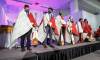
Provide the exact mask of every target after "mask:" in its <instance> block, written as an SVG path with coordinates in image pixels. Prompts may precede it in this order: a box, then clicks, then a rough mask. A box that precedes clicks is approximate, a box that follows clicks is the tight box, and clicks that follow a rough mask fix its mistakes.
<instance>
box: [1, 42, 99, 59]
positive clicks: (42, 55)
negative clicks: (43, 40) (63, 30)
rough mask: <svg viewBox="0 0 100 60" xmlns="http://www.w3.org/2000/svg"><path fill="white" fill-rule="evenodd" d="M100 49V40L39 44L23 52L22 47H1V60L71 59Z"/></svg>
mask: <svg viewBox="0 0 100 60" xmlns="http://www.w3.org/2000/svg"><path fill="white" fill-rule="evenodd" d="M99 49H100V41H95V42H86V43H80V44H76V45H66V46H55V48H51V47H49V46H48V48H43V46H41V45H39V46H38V47H36V48H35V47H33V48H32V51H31V52H29V51H25V52H21V51H20V48H17V49H15V48H13V49H12V50H8V49H1V50H0V60H71V59H73V58H76V57H79V56H82V55H85V54H89V53H91V52H94V51H96V50H99Z"/></svg>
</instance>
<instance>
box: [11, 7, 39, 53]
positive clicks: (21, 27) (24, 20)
mask: <svg viewBox="0 0 100 60" xmlns="http://www.w3.org/2000/svg"><path fill="white" fill-rule="evenodd" d="M36 25H37V23H36V20H35V14H32V13H31V12H30V10H29V5H24V9H23V10H22V11H21V12H20V13H19V15H18V18H17V20H16V22H15V25H14V29H13V32H12V39H11V44H10V45H9V48H10V49H11V48H12V47H13V46H15V44H16V40H17V39H18V38H21V41H20V44H21V50H22V51H25V46H26V47H27V50H31V39H30V36H31V33H32V29H33V28H34V27H36ZM26 39H27V41H26ZM25 41H26V45H25Z"/></svg>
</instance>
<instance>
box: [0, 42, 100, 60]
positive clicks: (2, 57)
mask: <svg viewBox="0 0 100 60" xmlns="http://www.w3.org/2000/svg"><path fill="white" fill-rule="evenodd" d="M95 43H100V42H99V41H95V42H85V43H80V44H76V45H65V46H56V45H55V48H51V47H49V46H48V48H43V46H42V45H39V46H37V47H32V51H31V52H29V51H25V52H21V50H20V48H17V49H16V48H13V49H12V50H9V49H0V60H22V59H23V58H26V57H29V56H36V54H37V53H45V52H50V51H55V50H62V49H69V48H74V47H79V46H84V45H89V44H95Z"/></svg>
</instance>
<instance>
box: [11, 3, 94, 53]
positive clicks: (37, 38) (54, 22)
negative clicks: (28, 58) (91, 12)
mask: <svg viewBox="0 0 100 60" xmlns="http://www.w3.org/2000/svg"><path fill="white" fill-rule="evenodd" d="M91 37H93V36H92V28H91V26H90V25H89V24H88V21H87V19H84V21H83V18H80V19H79V21H78V22H75V21H74V20H73V18H72V17H71V16H70V17H69V19H68V21H67V22H66V21H65V20H64V16H63V15H62V12H61V11H60V12H59V14H58V16H57V17H54V15H53V9H52V8H48V12H47V13H44V15H43V19H42V20H41V22H40V24H37V21H36V16H35V13H32V12H31V11H30V9H29V5H24V9H23V10H22V11H21V12H20V13H19V15H18V18H17V20H16V23H15V25H14V29H13V32H12V39H11V44H10V45H9V48H12V47H13V46H14V45H15V44H16V40H17V39H18V38H21V43H20V44H21V49H22V51H25V46H26V47H27V50H31V45H38V44H39V42H40V43H41V44H42V45H43V47H44V48H47V42H48V45H49V46H50V47H52V48H55V46H54V45H53V43H52V42H53V40H55V41H56V43H57V45H58V44H59V45H62V46H63V45H66V44H71V43H72V44H76V43H82V42H84V40H85V39H88V41H93V39H89V38H91ZM26 40H27V41H26ZM46 40H48V41H46ZM25 41H26V42H25ZM25 44H26V45H25Z"/></svg>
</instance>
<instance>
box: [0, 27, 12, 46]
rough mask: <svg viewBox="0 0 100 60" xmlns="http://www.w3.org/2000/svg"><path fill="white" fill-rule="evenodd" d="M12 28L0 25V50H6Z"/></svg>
mask: <svg viewBox="0 0 100 60" xmlns="http://www.w3.org/2000/svg"><path fill="white" fill-rule="evenodd" d="M12 30H13V26H9V25H0V48H7V47H8V45H9V44H10V41H11V33H12Z"/></svg>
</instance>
